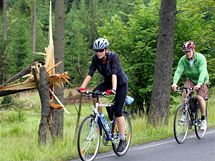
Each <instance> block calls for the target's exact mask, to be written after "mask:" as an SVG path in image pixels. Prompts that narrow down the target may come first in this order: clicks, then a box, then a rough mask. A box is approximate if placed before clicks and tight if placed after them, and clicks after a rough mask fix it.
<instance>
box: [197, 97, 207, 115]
mask: <svg viewBox="0 0 215 161" xmlns="http://www.w3.org/2000/svg"><path fill="white" fill-rule="evenodd" d="M197 98H198V101H199V109H200V111H201V114H202V116H205V115H206V104H205V100H204V98H202V96H199V95H197Z"/></svg>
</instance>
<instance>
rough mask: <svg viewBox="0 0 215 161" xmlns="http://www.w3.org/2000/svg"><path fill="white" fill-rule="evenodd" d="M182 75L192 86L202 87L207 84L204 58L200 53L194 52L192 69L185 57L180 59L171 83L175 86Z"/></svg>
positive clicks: (207, 77) (207, 78)
mask: <svg viewBox="0 0 215 161" xmlns="http://www.w3.org/2000/svg"><path fill="white" fill-rule="evenodd" d="M182 74H184V75H185V77H186V78H187V79H189V80H191V81H192V82H193V83H194V84H198V85H202V84H205V83H208V82H209V75H208V70H207V61H206V58H205V56H204V55H202V54H201V53H197V52H195V55H194V62H193V65H192V67H191V65H190V63H189V60H188V59H187V57H186V55H184V56H183V57H181V59H180V60H179V62H178V67H177V70H176V71H175V74H174V77H173V83H176V84H177V83H178V81H179V79H180V77H181V75H182Z"/></svg>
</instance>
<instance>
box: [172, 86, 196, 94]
mask: <svg viewBox="0 0 215 161" xmlns="http://www.w3.org/2000/svg"><path fill="white" fill-rule="evenodd" d="M176 91H177V92H183V91H185V92H186V93H191V92H193V91H194V88H187V87H177V89H176Z"/></svg>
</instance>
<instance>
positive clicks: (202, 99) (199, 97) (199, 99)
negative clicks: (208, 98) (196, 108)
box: [197, 96, 205, 103]
mask: <svg viewBox="0 0 215 161" xmlns="http://www.w3.org/2000/svg"><path fill="white" fill-rule="evenodd" d="M197 99H198V101H199V102H202V103H204V102H205V100H204V98H203V97H202V96H197Z"/></svg>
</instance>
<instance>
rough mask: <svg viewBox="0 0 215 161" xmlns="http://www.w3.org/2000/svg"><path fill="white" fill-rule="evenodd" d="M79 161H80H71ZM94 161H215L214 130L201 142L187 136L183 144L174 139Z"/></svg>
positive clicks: (100, 156) (111, 154) (193, 135)
mask: <svg viewBox="0 0 215 161" xmlns="http://www.w3.org/2000/svg"><path fill="white" fill-rule="evenodd" d="M78 160H79V161H80V159H76V160H72V161H78ZM95 160H96V161H116V160H117V161H215V129H210V130H208V131H207V133H206V135H205V137H204V138H203V139H202V140H199V139H197V138H196V136H195V134H190V135H188V137H187V139H186V140H185V142H184V143H183V144H178V143H176V141H175V139H174V138H171V139H167V140H161V141H156V142H151V143H148V144H144V145H138V146H134V147H131V148H130V149H129V151H128V152H127V154H126V155H125V156H122V157H117V156H116V155H115V154H114V152H108V153H104V154H99V155H97V157H96V159H95Z"/></svg>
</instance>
